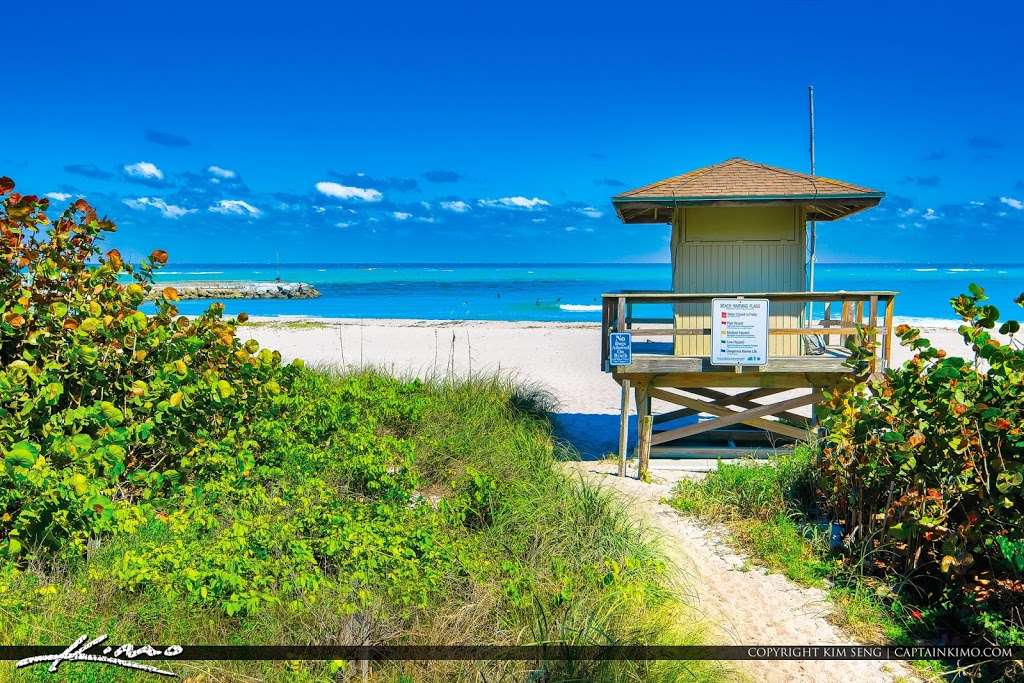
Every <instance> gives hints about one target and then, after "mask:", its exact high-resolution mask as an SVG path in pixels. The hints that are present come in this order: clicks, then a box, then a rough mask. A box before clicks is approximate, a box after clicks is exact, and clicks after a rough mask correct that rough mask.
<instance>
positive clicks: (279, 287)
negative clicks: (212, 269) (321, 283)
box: [150, 280, 320, 299]
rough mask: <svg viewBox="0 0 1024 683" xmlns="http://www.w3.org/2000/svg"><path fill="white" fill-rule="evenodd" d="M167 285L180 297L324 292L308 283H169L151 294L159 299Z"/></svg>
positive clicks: (310, 295)
mask: <svg viewBox="0 0 1024 683" xmlns="http://www.w3.org/2000/svg"><path fill="white" fill-rule="evenodd" d="M164 287H173V288H174V289H176V290H177V291H178V298H180V299H315V298H317V297H318V296H320V292H319V291H318V290H317V289H316V288H315V287H313V286H311V285H308V284H306V283H305V282H238V281H229V280H222V281H211V282H168V283H164V284H162V285H161V284H160V283H158V284H157V286H156V287H154V288H153V291H152V292H151V294H150V298H156V296H157V295H158V294H159V292H160V291H161V290H162V289H163V288H164Z"/></svg>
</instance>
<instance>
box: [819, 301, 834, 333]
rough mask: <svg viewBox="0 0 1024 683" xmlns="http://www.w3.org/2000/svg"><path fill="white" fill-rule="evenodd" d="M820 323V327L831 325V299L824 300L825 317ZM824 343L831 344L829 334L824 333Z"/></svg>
mask: <svg viewBox="0 0 1024 683" xmlns="http://www.w3.org/2000/svg"><path fill="white" fill-rule="evenodd" d="M821 323H822V327H831V326H832V302H831V301H826V302H825V319H824V320H822V321H821ZM825 343H826V344H831V343H832V337H831V335H828V334H826V335H825Z"/></svg>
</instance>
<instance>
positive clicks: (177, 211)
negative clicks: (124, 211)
mask: <svg viewBox="0 0 1024 683" xmlns="http://www.w3.org/2000/svg"><path fill="white" fill-rule="evenodd" d="M123 201H124V203H125V205H127V206H129V207H130V208H133V209H135V210H136V211H144V210H145V209H146V207H147V206H148V207H152V208H154V209H157V210H158V211H160V215H161V216H163V217H164V218H181V217H182V216H187V215H188V214H190V213H195V212H196V210H195V209H186V208H185V207H183V206H177V205H175V204H168V203H167V202H165V201H164V200H162V199H160V198H159V197H139V198H138V199H125V200H123Z"/></svg>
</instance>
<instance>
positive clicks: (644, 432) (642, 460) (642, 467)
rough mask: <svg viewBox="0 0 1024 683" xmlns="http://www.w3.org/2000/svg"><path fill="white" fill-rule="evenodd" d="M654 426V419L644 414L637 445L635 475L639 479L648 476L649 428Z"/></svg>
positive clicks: (649, 455) (649, 458) (649, 456)
mask: <svg viewBox="0 0 1024 683" xmlns="http://www.w3.org/2000/svg"><path fill="white" fill-rule="evenodd" d="M653 428H654V420H653V418H651V416H650V415H644V417H643V419H642V420H640V427H639V429H640V434H639V439H638V441H639V445H638V447H637V450H638V453H637V472H636V477H637V479H639V480H640V481H647V480H648V478H649V477H650V463H651V430H652V429H653Z"/></svg>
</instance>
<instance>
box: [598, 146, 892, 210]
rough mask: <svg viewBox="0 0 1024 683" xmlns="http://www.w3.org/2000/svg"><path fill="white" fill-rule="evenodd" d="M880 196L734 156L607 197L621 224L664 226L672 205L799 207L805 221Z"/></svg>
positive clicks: (872, 203) (867, 204)
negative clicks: (610, 199)
mask: <svg viewBox="0 0 1024 683" xmlns="http://www.w3.org/2000/svg"><path fill="white" fill-rule="evenodd" d="M884 196H885V193H884V192H879V191H877V190H872V189H870V188H866V187H861V186H859V185H853V184H851V183H847V182H844V181H841V180H835V179H833V178H824V177H822V176H811V175H807V174H806V173H798V172H796V171H789V170H787V169H784V168H776V167H774V166H767V165H765V164H759V163H756V162H753V161H748V160H746V159H741V158H739V157H736V158H733V159H727V160H726V161H723V162H721V163H719V164H714V165H712V166H705V167H704V168H698V169H696V170H694V171H690V172H688V173H683V174H682V175H677V176H673V177H672V178H666V179H665V180H659V181H658V182H656V183H651V184H650V185H644V186H643V187H638V188H636V189H635V190H629V191H628V192H623V193H621V194H618V195H616V196H614V197H612V204H613V205H614V206H615V211H616V213H618V215H619V218H620V219H622V221H623V222H625V223H667V222H670V221H671V220H672V208H673V207H676V206H708V205H716V206H741V205H749V204H800V205H803V206H805V207H806V209H807V219H808V220H818V221H832V220H836V219H837V218H842V217H844V216H848V215H850V214H851V213H854V212H856V211H861V210H863V209H866V208H868V207H871V206H875V205H876V204H878V202H879V201H881V199H882V197H884Z"/></svg>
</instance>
